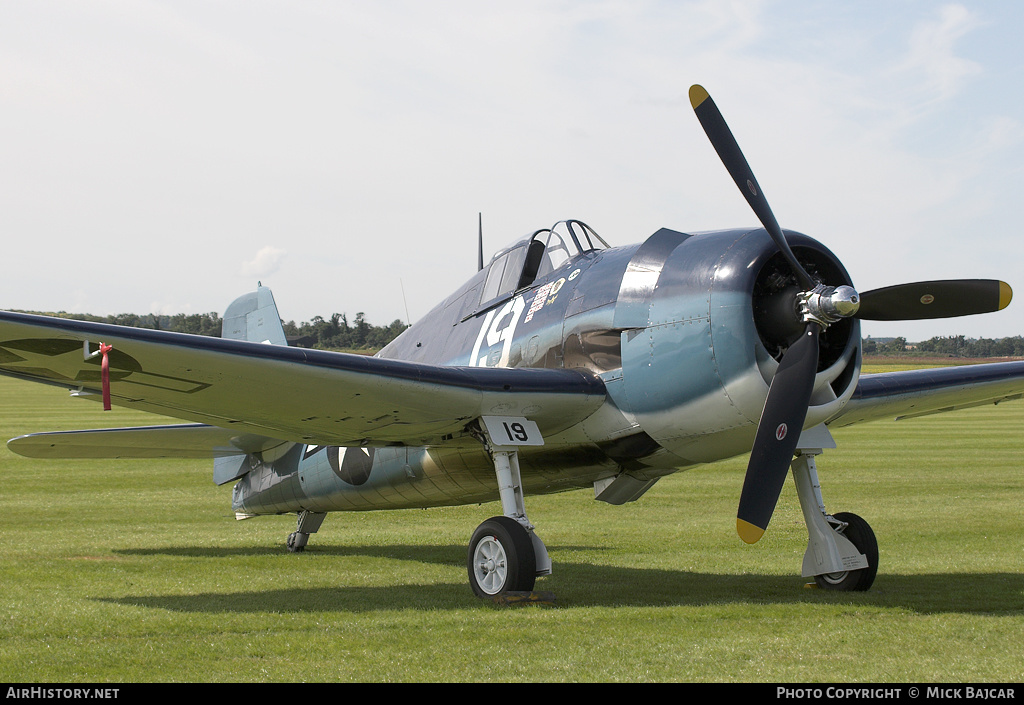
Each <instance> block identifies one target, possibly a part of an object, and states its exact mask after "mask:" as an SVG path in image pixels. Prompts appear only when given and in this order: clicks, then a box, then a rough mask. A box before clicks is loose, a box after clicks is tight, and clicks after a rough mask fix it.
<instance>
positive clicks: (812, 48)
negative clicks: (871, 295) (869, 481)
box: [0, 0, 1024, 341]
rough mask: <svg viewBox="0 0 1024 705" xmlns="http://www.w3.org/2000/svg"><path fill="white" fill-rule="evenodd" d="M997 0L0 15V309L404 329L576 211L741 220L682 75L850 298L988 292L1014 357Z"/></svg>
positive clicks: (661, 219)
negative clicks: (994, 294) (841, 278)
mask: <svg viewBox="0 0 1024 705" xmlns="http://www.w3.org/2000/svg"><path fill="white" fill-rule="evenodd" d="M1021 27H1024V4H1022V3H1013V2H987V3H970V4H958V3H947V4H944V3H941V2H923V1H915V0H886V1H885V2H880V1H874V0H869V1H867V2H858V3H836V2H827V1H824V0H822V1H820V2H819V1H809V0H798V1H794V0H762V1H760V2H758V1H753V0H751V1H744V2H739V1H730V0H708V1H694V2H686V1H673V2H657V1H644V0H586V1H579V2H574V1H558V0H546V1H544V2H534V1H532V0H517V2H515V3H481V2H476V1H466V2H463V1H448V0H432V1H431V2H422V1H420V0H410V1H405V0H373V1H372V2H371V1H369V0H363V1H359V2H355V1H345V0H332V1H330V2H317V1H308V2H301V3H296V2H284V1H281V2H275V1H268V0H244V1H242V0H235V1H226V0H225V1H218V0H207V1H205V2H190V1H187V0H175V1H174V2H157V1H147V0H134V1H128V0H93V1H91V2H88V3H83V2H75V1H70V0H66V1H47V0H34V1H33V2H30V3H27V2H21V1H20V0H0V242H2V243H3V261H4V263H5V265H6V266H5V267H3V272H4V276H3V279H2V282H3V283H2V284H0V308H4V309H19V310H34V311H69V312H79V313H92V314H96V315H107V314H116V313H140V314H141V313H149V312H154V313H167V314H174V313H206V312H211V311H216V312H218V313H223V311H224V309H225V308H226V306H227V305H228V304H229V303H230V302H231V300H232V299H234V298H235V297H236V296H238V295H240V294H242V293H245V292H247V291H251V290H253V289H254V288H255V286H256V283H257V282H258V281H259V282H262V283H263V284H264V285H266V286H269V287H271V289H272V290H273V291H274V295H275V299H276V301H277V304H278V308H279V311H280V313H281V316H282V318H284V319H285V320H286V321H288V320H294V321H305V320H310V319H311V318H312V317H314V316H317V315H320V316H324V317H328V316H330V315H331V314H332V313H334V312H339V313H345V314H346V315H347V316H348V318H349V320H350V321H351V320H353V318H354V316H355V314H356V313H359V312H362V313H364V314H365V317H366V319H367V320H368V321H370V322H371V323H374V324H377V325H385V324H388V323H390V322H391V321H393V320H395V319H402V320H413V321H415V320H416V319H418V318H419V317H421V316H423V315H424V314H425V313H427V312H428V311H429V310H430V309H431V308H432V307H433V306H434V305H435V304H436V303H438V302H439V301H441V300H443V299H444V298H445V297H446V296H447V295H448V294H449V293H450V292H451V291H453V290H454V289H455V288H456V287H458V286H459V285H460V284H461V283H462V282H463V281H465V280H466V279H468V278H469V277H470V276H472V275H473V273H474V272H475V270H476V262H477V250H476V238H477V222H478V214H482V219H483V232H484V241H485V253H486V256H487V257H489V256H490V254H491V253H493V252H494V251H495V250H497V249H499V248H501V247H502V246H504V245H506V244H508V243H510V242H512V241H514V240H516V239H518V238H520V237H522V236H524V235H526V234H528V233H530V232H532V231H533V230H536V229H539V228H544V227H550V226H551V225H553V224H554V223H555V222H557V221H560V220H564V219H567V218H576V219H579V220H582V221H584V222H586V223H588V224H589V225H590V226H591V227H593V228H594V229H595V230H596V231H597V232H598V233H599V234H600V235H601V236H602V237H603V238H604V239H605V240H606V241H608V242H609V243H610V244H612V245H627V244H631V243H638V242H642V241H643V240H644V239H646V238H647V237H648V236H649V235H651V234H652V233H654V232H655V231H657V230H658V229H659V228H662V227H668V228H672V229H675V230H680V231H684V232H695V231H702V230H711V229H718V228H731V227H745V226H756V225H757V220H756V218H755V216H754V215H753V213H752V212H750V210H749V209H748V207H747V205H746V202H745V201H744V200H743V198H742V196H741V195H740V193H739V192H738V191H737V190H736V187H735V185H734V184H733V182H732V181H731V180H730V178H729V176H728V174H727V173H726V171H725V169H724V167H723V166H722V164H721V162H720V161H719V160H718V157H717V155H716V154H715V152H714V150H713V149H712V147H711V146H710V144H709V143H708V141H707V138H706V136H705V135H704V132H703V130H702V129H701V127H700V125H699V123H698V122H697V119H696V117H695V116H694V114H693V111H692V109H691V107H690V104H689V100H688V97H687V91H688V89H689V86H690V85H691V84H694V83H700V84H701V85H703V86H704V87H705V88H706V89H707V90H708V91H709V92H710V94H711V96H712V97H713V98H714V99H715V101H716V103H717V104H718V106H719V108H720V109H721V111H722V112H723V114H724V116H725V118H726V120H727V121H728V122H729V124H730V126H731V128H732V130H733V132H734V134H735V135H736V138H737V140H738V141H739V143H740V145H741V147H742V149H743V151H744V153H745V154H746V157H747V159H748V161H749V162H750V164H751V167H752V168H753V170H754V172H755V174H756V175H757V178H758V181H759V182H760V184H761V186H762V188H763V190H764V192H765V195H766V197H767V198H768V201H769V203H770V204H771V206H772V208H773V210H774V212H775V215H776V217H777V219H778V220H779V222H780V224H781V225H782V226H783V227H784V228H789V229H793V230H797V231H800V232H803V233H805V234H807V235H810V236H811V237H814V238H815V239H817V240H819V241H821V242H822V243H824V244H825V245H826V246H828V247H829V248H830V249H831V250H832V251H833V252H834V253H835V254H836V255H837V256H838V257H839V258H840V259H841V260H842V261H843V263H844V264H845V266H846V268H847V270H848V271H849V272H850V274H851V276H852V278H853V281H854V284H855V286H856V287H857V288H858V289H859V290H860V291H862V292H863V291H868V290H870V289H873V288H876V287H882V286H888V285H891V284H897V283H901V282H910V281H921V280H930V279H946V278H993V279H1003V280H1005V281H1007V282H1009V283H1010V285H1011V286H1013V287H1014V288H1015V290H1016V291H1017V292H1018V297H1019V299H1018V300H1017V301H1016V302H1015V303H1013V304H1011V306H1010V308H1009V309H1007V310H1005V311H1002V312H999V313H995V314H986V315H984V316H975V317H969V318H959V319H951V320H944V321H925V322H898V323H882V322H865V323H864V324H863V329H862V332H863V333H864V335H872V336H874V337H886V336H894V335H903V336H905V337H907V338H908V339H909V340H911V341H915V340H923V339H927V338H930V337H932V336H936V335H941V336H945V335H961V334H962V335H967V336H968V337H989V338H999V337H1004V336H1013V335H1024V238H1022V233H1021V226H1020V221H1021V219H1020V217H1019V210H1020V208H1021V199H1019V198H1018V197H1017V194H1016V187H1015V184H1019V183H1021V181H1022V179H1021V177H1022V164H1024V90H1022V89H1024V49H1022V48H1020V44H1019V32H1020V28H1021Z"/></svg>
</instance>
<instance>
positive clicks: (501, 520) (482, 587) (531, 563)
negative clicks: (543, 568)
mask: <svg viewBox="0 0 1024 705" xmlns="http://www.w3.org/2000/svg"><path fill="white" fill-rule="evenodd" d="M466 568H467V569H468V571H469V584H470V585H471V586H472V587H473V592H474V593H476V595H477V597H485V598H486V597H494V596H495V595H500V594H501V593H504V592H520V591H521V592H529V591H531V590H533V585H534V582H535V581H536V579H537V559H536V555H535V554H534V550H533V541H532V540H531V539H530V534H529V533H528V532H527V530H526V528H525V527H524V526H523V525H522V524H520V523H519V522H518V521H516V520H515V519H512V518H510V517H505V516H501V517H491V518H490V519H488V520H487V521H485V522H484V523H482V524H481V525H480V526H478V527H477V529H476V531H474V532H473V538H471V539H470V541H469V555H468V556H467V558H466Z"/></svg>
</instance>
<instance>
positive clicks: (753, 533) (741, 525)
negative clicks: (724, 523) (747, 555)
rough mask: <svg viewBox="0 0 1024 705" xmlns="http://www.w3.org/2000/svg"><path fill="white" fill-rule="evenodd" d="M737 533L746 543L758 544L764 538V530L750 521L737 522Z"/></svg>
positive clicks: (739, 520) (740, 520)
mask: <svg viewBox="0 0 1024 705" xmlns="http://www.w3.org/2000/svg"><path fill="white" fill-rule="evenodd" d="M736 533H737V534H739V535H740V538H741V539H743V542H744V543H757V542H758V541H760V540H761V537H762V536H764V529H762V528H761V527H760V526H754V525H753V524H751V523H750V522H749V521H743V520H742V519H737V520H736Z"/></svg>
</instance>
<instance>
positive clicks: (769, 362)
mask: <svg viewBox="0 0 1024 705" xmlns="http://www.w3.org/2000/svg"><path fill="white" fill-rule="evenodd" d="M676 235H679V234H676ZM786 236H787V239H788V240H789V242H790V243H791V247H792V249H793V251H794V253H795V254H796V256H797V258H798V259H799V260H800V261H801V263H802V264H803V265H804V267H805V269H806V270H807V271H808V273H810V274H811V276H812V277H814V278H817V279H820V280H821V281H827V282H829V284H831V285H838V284H846V285H852V282H851V281H850V277H849V275H848V274H847V272H846V270H845V268H844V267H843V266H842V264H841V263H840V262H839V260H838V259H837V258H836V257H835V255H834V254H833V253H832V252H831V251H829V250H828V249H827V248H826V247H825V246H824V245H822V244H821V243H819V242H817V241H816V240H813V239H811V238H809V237H807V236H805V235H802V234H799V233H795V232H787V233H786ZM652 240H653V238H652ZM655 244H656V243H652V242H651V241H650V240H649V241H648V243H645V246H642V247H641V248H640V249H639V250H638V251H637V255H636V256H635V257H634V260H642V262H643V266H642V267H637V266H632V263H631V270H632V271H634V272H644V273H646V276H645V277H639V276H637V277H635V279H636V281H637V282H638V284H639V283H640V282H641V281H642V282H643V284H642V286H640V285H638V286H637V287H636V288H635V290H634V291H632V292H630V291H624V292H623V294H624V295H622V296H620V299H621V304H620V305H621V306H622V307H623V310H622V311H621V312H620V311H619V310H618V309H617V311H616V320H617V322H618V323H619V324H621V325H623V327H624V328H627V330H626V332H625V333H624V335H623V338H622V375H623V386H624V392H625V398H626V403H627V404H628V406H629V410H630V411H631V412H632V414H633V415H634V416H635V418H636V419H637V421H638V422H639V424H640V426H641V427H642V428H643V430H644V431H645V432H646V433H647V434H648V435H649V436H650V437H651V438H653V439H654V440H655V441H657V442H658V444H660V445H661V446H662V447H664V448H666V449H668V450H669V451H671V452H672V453H673V454H674V455H677V456H679V457H680V458H682V459H684V460H685V461H687V462H690V463H701V462H712V461H715V460H720V459H722V458H726V457H731V456H733V455H737V454H740V453H744V452H747V451H749V450H750V447H751V442H752V439H753V436H754V433H755V431H756V428H757V423H758V419H759V418H760V415H761V411H762V409H763V407H764V403H765V398H766V397H767V394H768V388H769V385H770V384H771V380H772V378H773V376H774V374H775V371H776V370H777V369H778V364H779V362H778V361H779V360H780V359H781V357H782V354H783V353H784V352H785V351H786V349H787V348H788V347H789V346H790V345H791V344H792V343H793V342H794V341H795V340H796V339H797V338H798V337H799V336H800V334H801V331H802V330H803V327H804V325H803V323H802V322H801V319H800V317H799V315H798V311H797V306H798V304H797V294H798V293H799V287H798V285H797V282H796V279H795V277H794V276H793V274H792V271H791V268H788V267H787V265H786V262H785V260H784V259H782V256H781V254H780V253H779V250H778V248H777V247H776V246H775V244H774V243H773V241H772V240H771V238H770V237H769V236H768V234H767V233H766V232H765V231H764V230H763V229H757V230H732V231H719V232H711V233H700V234H695V235H691V236H679V237H678V238H677V241H676V242H675V243H672V242H669V241H667V240H666V239H665V238H664V237H662V239H661V242H660V246H659V247H655ZM655 273H656V276H655ZM629 286H630V277H629V271H627V276H626V277H625V278H624V289H625V288H628V287H629ZM620 313H621V315H620ZM644 318H646V320H643V321H642V323H641V320H642V319H644ZM819 347H820V352H819V364H818V372H817V375H816V378H815V382H814V391H813V393H812V396H811V405H810V409H809V411H808V414H807V420H806V422H805V424H804V427H805V428H808V427H810V426H814V425H816V424H818V423H821V422H823V421H825V420H826V419H828V418H829V417H831V416H833V415H834V414H836V413H837V412H838V411H839V410H840V409H841V408H842V406H843V405H844V404H845V403H846V402H847V401H848V400H849V399H850V397H851V396H852V394H853V390H854V388H855V386H856V382H857V378H858V375H859V371H860V325H859V322H858V321H857V320H855V319H844V320H842V321H840V322H838V323H836V324H833V325H831V326H829V328H828V329H827V330H826V331H825V332H823V334H822V335H821V337H820V343H819Z"/></svg>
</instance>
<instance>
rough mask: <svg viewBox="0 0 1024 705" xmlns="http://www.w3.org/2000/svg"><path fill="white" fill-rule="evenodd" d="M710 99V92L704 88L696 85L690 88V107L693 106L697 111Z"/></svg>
mask: <svg viewBox="0 0 1024 705" xmlns="http://www.w3.org/2000/svg"><path fill="white" fill-rule="evenodd" d="M709 97H710V96H708V92H707V91H706V90H704V86H701V85H698V84H696V83H695V84H693V85H692V86H690V105H692V106H693V107H694V109H695V110H696V108H697V106H698V105H700V104H701V103H703V102H704V101H705V100H707V99H708V98H709Z"/></svg>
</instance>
